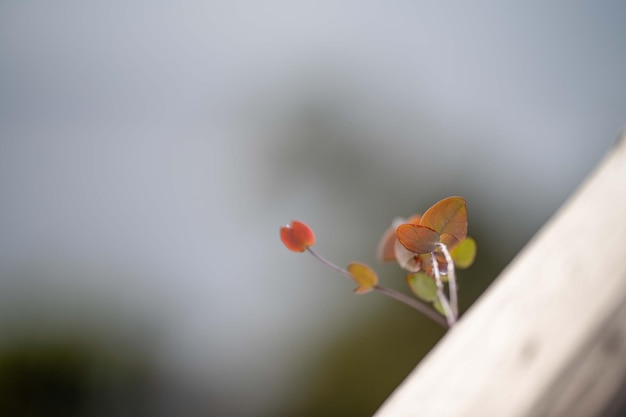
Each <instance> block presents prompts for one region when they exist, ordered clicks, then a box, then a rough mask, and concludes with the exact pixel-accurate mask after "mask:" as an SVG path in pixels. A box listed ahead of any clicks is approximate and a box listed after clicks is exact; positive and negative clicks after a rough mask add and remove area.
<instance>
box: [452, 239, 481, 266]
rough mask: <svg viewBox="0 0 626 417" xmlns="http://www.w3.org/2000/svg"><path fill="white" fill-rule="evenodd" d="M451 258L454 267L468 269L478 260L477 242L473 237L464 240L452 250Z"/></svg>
mask: <svg viewBox="0 0 626 417" xmlns="http://www.w3.org/2000/svg"><path fill="white" fill-rule="evenodd" d="M450 256H452V260H453V261H454V266H456V267H457V268H461V269H463V268H468V267H469V266H470V265H471V264H472V263H474V258H476V241H475V240H474V239H472V238H471V237H468V238H465V239H463V240H462V241H460V242H459V244H458V245H456V246H455V247H454V248H452V250H451V251H450Z"/></svg>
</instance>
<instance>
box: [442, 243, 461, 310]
mask: <svg viewBox="0 0 626 417" xmlns="http://www.w3.org/2000/svg"><path fill="white" fill-rule="evenodd" d="M437 246H438V247H439V249H441V253H443V256H444V257H445V258H446V263H447V264H448V266H447V268H448V283H449V284H450V305H451V307H452V313H453V314H454V317H455V318H458V317H459V301H458V288H457V286H456V271H455V270H454V261H453V260H452V255H450V251H448V247H447V246H446V245H445V244H444V243H437Z"/></svg>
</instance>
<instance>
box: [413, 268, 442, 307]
mask: <svg viewBox="0 0 626 417" xmlns="http://www.w3.org/2000/svg"><path fill="white" fill-rule="evenodd" d="M406 282H407V284H409V288H411V291H413V293H415V295H417V296H418V297H419V298H421V299H422V300H424V301H429V302H433V301H435V300H436V299H437V284H435V280H434V279H433V278H432V277H430V276H428V275H426V273H424V272H416V273H414V274H411V275H408V276H407V277H406Z"/></svg>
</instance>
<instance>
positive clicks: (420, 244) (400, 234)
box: [280, 197, 476, 328]
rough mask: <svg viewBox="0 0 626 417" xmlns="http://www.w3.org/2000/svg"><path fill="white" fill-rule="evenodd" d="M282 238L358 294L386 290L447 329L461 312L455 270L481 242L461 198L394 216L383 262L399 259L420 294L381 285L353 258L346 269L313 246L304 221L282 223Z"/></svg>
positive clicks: (410, 284)
mask: <svg viewBox="0 0 626 417" xmlns="http://www.w3.org/2000/svg"><path fill="white" fill-rule="evenodd" d="M280 238H281V240H282V242H283V244H284V245H285V246H286V247H287V249H289V250H291V251H294V252H304V251H307V252H309V253H310V254H311V255H313V256H314V257H315V258H316V259H317V260H319V261H320V262H321V263H323V264H324V265H326V266H327V267H329V268H331V269H333V270H334V271H336V272H338V273H339V274H341V275H344V276H346V277H348V278H350V279H352V280H354V282H356V285H357V286H356V288H355V289H354V292H355V293H357V294H365V293H368V292H371V291H376V292H379V293H382V294H384V295H386V296H388V297H391V298H393V299H395V300H397V301H399V302H401V303H404V304H406V305H408V306H410V307H412V308H414V309H416V310H418V311H419V312H420V313H422V314H424V315H425V316H427V317H428V318H430V319H432V320H433V321H435V322H436V323H438V324H440V325H442V326H443V327H446V328H449V327H451V326H453V325H454V324H455V323H456V321H457V320H458V317H459V308H458V294H457V292H458V287H457V279H456V269H457V268H460V269H463V268H468V267H469V266H470V265H471V264H472V263H473V262H474V258H475V257H476V242H475V241H474V239H472V238H471V237H468V236H467V203H466V201H465V199H463V198H462V197H448V198H446V199H443V200H441V201H439V202H438V203H436V204H434V205H433V206H432V207H431V208H429V209H428V210H426V211H425V212H424V214H423V215H420V214H416V215H413V216H411V217H409V218H408V219H396V220H394V221H393V223H392V225H391V227H390V228H389V229H387V231H385V233H384V234H383V236H382V238H381V239H380V242H379V244H378V258H379V259H380V260H381V261H383V262H387V261H396V262H397V263H398V265H400V267H401V268H403V269H405V270H407V271H408V272H409V274H408V275H407V276H406V282H407V284H408V287H409V289H410V290H411V292H412V293H413V294H414V295H415V296H416V297H417V299H416V298H413V297H410V296H408V295H406V294H404V293H402V292H399V291H396V290H394V289H391V288H387V287H383V286H381V285H379V284H378V275H377V274H376V272H374V270H373V269H372V268H370V267H369V266H368V265H365V264H363V263H360V262H353V263H351V264H349V265H348V266H347V267H346V268H345V269H344V268H341V267H339V266H337V265H335V264H333V263H332V262H330V261H328V260H327V259H326V258H324V257H322V256H321V255H320V254H319V253H317V252H316V251H315V250H314V249H313V248H312V246H313V245H314V244H315V234H314V233H313V230H312V229H311V228H310V227H309V226H308V225H306V224H305V223H302V222H299V221H295V220H294V221H292V222H291V224H289V225H286V226H283V227H281V228H280ZM429 304H430V305H429Z"/></svg>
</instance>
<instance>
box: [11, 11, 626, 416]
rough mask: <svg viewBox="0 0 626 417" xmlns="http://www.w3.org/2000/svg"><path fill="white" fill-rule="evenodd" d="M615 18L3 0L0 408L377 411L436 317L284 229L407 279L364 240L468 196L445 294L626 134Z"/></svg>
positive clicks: (625, 31) (533, 223)
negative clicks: (363, 284) (369, 283)
mask: <svg viewBox="0 0 626 417" xmlns="http://www.w3.org/2000/svg"><path fill="white" fill-rule="evenodd" d="M625 18H626V3H624V2H623V1H619V0H615V1H599V2H586V3H585V2H570V1H564V0H561V1H554V2H551V3H550V4H545V3H544V2H523V3H522V2H518V3H517V4H508V5H505V4H503V3H502V2H496V1H476V2H460V1H459V2H452V3H450V2H446V3H441V2H415V1H391V2H382V1H358V2H357V1H340V2H338V1H301V2H290V1H268V2H254V1H200V0H187V1H185V0H183V1H177V2H167V1H150V2H147V1H109V2H105V3H93V2H84V1H77V0H76V1H59V2H46V1H20V2H17V1H2V2H0V198H1V199H0V201H1V204H0V414H2V415H12V416H19V415H28V416H42V415H46V416H49V415H58V416H183V415H184V416H235V417H237V416H242V417H243V416H260V417H264V416H320V415H326V416H334V415H337V416H364V415H371V414H372V413H373V412H374V411H375V410H376V409H377V408H378V406H380V404H381V403H382V401H384V399H385V398H386V397H387V396H388V395H389V394H390V392H391V391H392V390H393V389H394V388H395V387H396V386H397V385H398V384H399V383H400V382H401V381H402V380H403V378H404V377H405V376H406V375H407V374H408V373H409V372H410V371H411V370H412V369H413V367H414V366H415V365H416V364H417V363H418V362H419V361H420V359H421V358H422V357H423V356H424V355H425V354H426V353H427V352H428V351H429V350H430V349H431V348H432V347H433V346H434V345H435V344H436V343H437V341H438V340H439V339H440V338H441V337H442V336H443V333H444V332H443V330H442V329H441V328H439V327H437V325H435V324H432V323H431V322H429V321H428V319H425V318H423V317H421V316H419V315H418V314H417V313H416V312H414V311H412V310H410V309H408V308H407V307H405V306H404V305H401V304H397V303H395V302H393V301H390V300H388V299H385V298H383V297H381V296H380V295H378V294H368V295H363V296H355V295H353V294H352V287H353V286H352V284H350V283H349V282H347V280H345V279H343V278H342V277H340V276H337V275H336V274H334V273H333V272H332V271H330V270H327V269H325V268H324V267H323V266H322V265H320V264H318V263H316V262H315V261H314V259H312V258H311V257H310V256H306V255H299V254H293V253H290V252H288V251H287V250H286V249H285V248H284V247H283V246H282V245H281V243H280V241H279V239H278V228H279V226H281V225H283V224H285V223H288V222H289V221H291V220H292V219H299V220H302V221H305V222H307V223H308V224H310V225H311V226H312V227H313V228H314V230H315V232H316V235H317V243H316V248H317V249H318V251H319V252H321V253H323V254H325V255H326V256H327V257H329V258H330V259H331V260H333V261H336V262H337V263H338V264H340V265H346V264H347V263H349V262H351V261H354V260H360V261H363V262H367V263H369V264H370V265H373V266H375V268H376V270H377V271H378V272H379V274H380V275H381V280H382V282H383V283H384V284H385V285H387V286H390V287H394V288H398V289H404V273H403V272H402V271H401V270H400V269H399V268H398V267H397V266H395V265H379V264H377V263H376V260H375V255H374V252H375V248H376V244H377V241H378V238H379V236H380V235H381V233H382V232H383V231H384V230H385V229H386V228H387V227H388V226H389V225H390V224H391V221H392V219H393V218H394V217H396V216H408V215H411V214H413V213H415V212H419V211H423V210H424V209H426V208H428V207H429V206H430V205H432V204H433V203H435V202H436V201H438V200H440V199H441V198H444V197H447V196H451V195H462V196H464V197H465V198H466V199H467V201H468V210H469V224H470V235H472V236H474V237H475V238H476V240H477V242H478V251H479V253H478V258H477V261H476V263H475V265H474V266H473V267H472V268H471V269H469V270H467V271H463V272H461V274H460V281H461V283H460V285H461V306H462V309H463V310H467V308H469V307H470V305H471V304H472V302H474V301H475V300H476V299H477V298H478V297H479V295H480V294H481V293H482V292H483V291H484V290H485V289H486V288H487V287H488V286H489V284H490V282H491V281H492V280H493V279H494V278H495V277H496V276H497V274H498V273H499V271H500V270H502V268H503V267H504V266H505V265H506V264H507V263H508V262H509V261H510V260H511V259H512V258H513V257H514V256H515V254H516V253H517V252H518V251H519V249H520V248H521V247H522V246H523V245H524V244H525V243H526V242H527V241H528V240H529V239H530V238H531V237H532V236H533V234H534V233H535V232H536V231H537V230H538V229H539V228H540V227H541V226H542V224H543V223H544V222H545V221H546V220H547V219H549V217H550V216H551V215H552V214H553V213H554V212H555V211H556V210H557V209H558V207H559V206H560V205H561V204H562V203H563V201H564V200H565V199H566V198H567V197H568V196H569V195H570V194H571V193H572V192H573V190H574V189H575V188H576V187H577V186H578V185H579V183H580V182H581V181H582V180H583V179H584V178H585V176H587V175H588V174H589V172H590V171H591V170H592V169H593V168H594V166H596V165H597V164H598V162H599V161H600V160H601V159H602V157H603V155H604V154H605V153H606V151H607V150H608V149H610V147H611V144H612V143H613V142H614V140H615V138H616V137H617V135H618V134H619V132H620V131H621V129H622V128H623V126H624V124H625V123H626V54H625V53H624V51H625V50H626V26H624V19H625ZM477 342H478V338H477Z"/></svg>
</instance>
